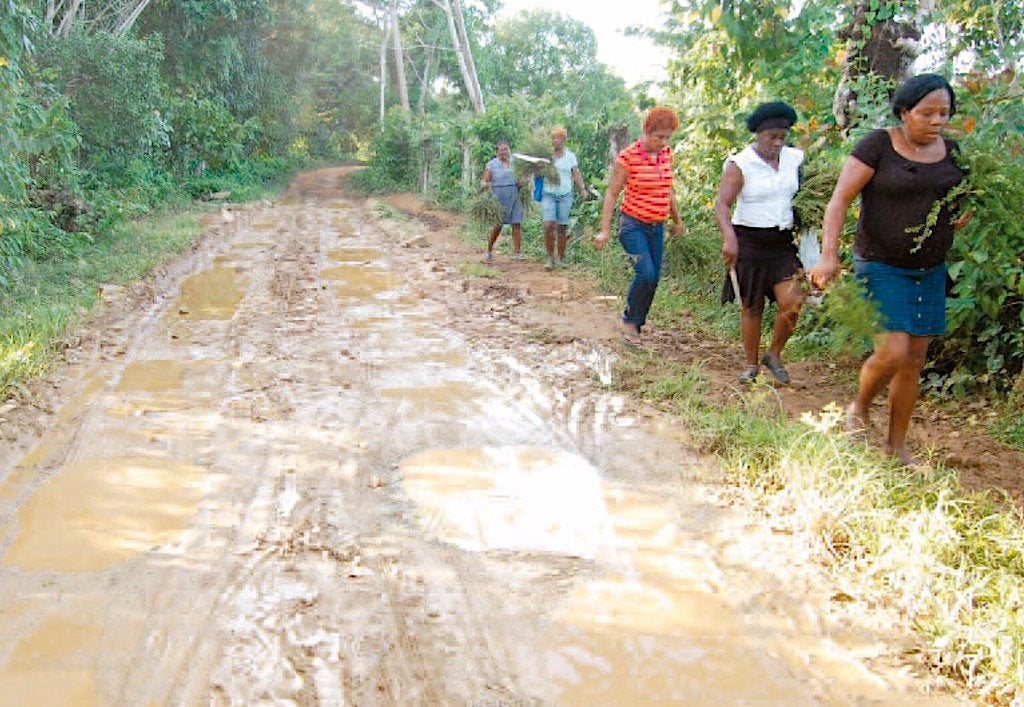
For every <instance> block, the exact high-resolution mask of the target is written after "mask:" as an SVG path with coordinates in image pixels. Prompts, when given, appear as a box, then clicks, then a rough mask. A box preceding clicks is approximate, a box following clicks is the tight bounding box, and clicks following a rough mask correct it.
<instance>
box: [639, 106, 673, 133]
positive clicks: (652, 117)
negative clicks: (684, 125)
mask: <svg viewBox="0 0 1024 707" xmlns="http://www.w3.org/2000/svg"><path fill="white" fill-rule="evenodd" d="M678 127H679V116H677V115H676V112H675V111H674V110H672V109H671V108H668V107H666V106H656V107H654V108H651V112H650V113H648V114H647V117H646V118H645V119H644V132H645V133H652V132H654V131H655V130H671V131H673V132H675V130H676V128H678Z"/></svg>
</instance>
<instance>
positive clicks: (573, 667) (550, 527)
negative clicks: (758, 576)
mask: <svg viewBox="0 0 1024 707" xmlns="http://www.w3.org/2000/svg"><path fill="white" fill-rule="evenodd" d="M401 471H402V476H403V485H404V488H405V490H406V492H407V493H408V494H409V496H410V497H411V498H412V500H413V501H414V502H415V503H416V504H417V505H418V507H419V512H420V517H421V520H422V522H423V524H424V526H425V528H427V529H428V530H430V531H432V532H433V533H435V534H436V535H437V536H438V537H439V539H440V540H442V541H444V542H447V543H450V544H452V545H456V546H458V547H461V548H463V549H466V550H469V551H476V552H485V551H496V550H501V551H521V552H547V553H556V554H559V555H566V556H572V557H581V558H587V559H592V560H594V561H595V563H596V565H595V566H596V568H597V570H599V571H597V572H595V573H594V574H593V576H592V578H590V579H587V580H584V581H581V582H579V583H578V584H576V585H575V587H574V588H573V590H572V591H571V592H570V593H569V594H568V596H566V597H564V599H563V601H562V602H561V604H560V605H559V607H558V608H557V610H556V612H555V614H554V615H553V617H552V621H551V626H550V629H549V630H548V633H547V636H546V637H545V643H544V651H545V653H544V656H545V657H544V663H545V669H546V671H547V673H548V677H549V678H550V680H551V681H552V684H553V686H554V691H555V695H554V696H555V697H556V701H557V703H558V704H562V705H598V704H621V705H647V704H650V705H654V704H693V705H696V704H712V703H715V702H718V701H720V699H721V697H722V696H723V695H728V697H729V700H728V701H729V703H730V704H773V705H775V704H779V705H781V704H812V702H811V701H810V700H809V699H808V691H807V688H806V685H802V684H800V683H799V682H798V681H797V680H795V679H794V677H793V676H792V675H791V674H790V673H789V672H788V671H787V670H785V669H780V664H779V663H778V661H775V662H774V663H772V662H771V661H770V660H768V659H767V658H766V656H767V653H766V652H765V651H764V650H763V649H764V645H763V644H765V643H768V642H769V641H768V637H766V636H765V637H760V638H759V637H758V635H757V630H756V628H754V629H752V628H751V627H750V626H745V625H740V624H739V623H738V621H739V619H738V618H737V616H738V615H737V613H736V612H735V610H734V609H732V608H731V607H729V606H728V605H727V604H726V603H725V602H724V601H721V600H719V599H717V598H716V596H715V595H714V594H713V593H711V592H709V591H708V589H707V586H706V582H705V581H704V578H706V577H708V576H710V575H712V574H713V573H714V572H715V569H714V568H713V567H712V566H711V565H710V564H709V563H708V561H707V560H706V556H705V554H704V550H703V549H702V547H701V546H699V544H698V546H697V547H688V546H687V545H686V543H684V542H683V540H682V539H681V537H680V534H679V532H678V530H677V526H676V522H675V519H674V514H675V513H676V512H677V511H676V510H674V508H673V507H672V506H670V505H668V504H667V503H666V501H665V499H664V498H663V497H662V496H660V495H659V494H658V492H657V490H655V489H652V490H650V491H649V492H644V491H640V492H638V491H632V490H625V489H622V488H618V487H616V486H613V485H610V484H608V483H606V482H603V481H602V480H601V478H600V475H599V473H598V471H597V469H595V468H594V467H593V466H592V465H591V464H590V463H589V462H587V461H586V460H585V459H583V458H582V457H579V456H577V455H574V454H570V453H568V452H565V451H559V450H550V449H538V448H530V447H525V448H523V447H483V448H455V449H434V450H430V451H427V452H423V453H421V454H417V455H415V456H412V457H410V458H408V459H406V460H405V461H404V462H403V463H402V464H401Z"/></svg>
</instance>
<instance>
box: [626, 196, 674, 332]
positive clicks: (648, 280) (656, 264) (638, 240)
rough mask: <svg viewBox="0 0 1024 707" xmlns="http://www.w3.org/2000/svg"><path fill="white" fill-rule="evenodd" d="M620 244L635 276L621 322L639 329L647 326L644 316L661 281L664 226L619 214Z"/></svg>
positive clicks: (662, 222)
mask: <svg viewBox="0 0 1024 707" xmlns="http://www.w3.org/2000/svg"><path fill="white" fill-rule="evenodd" d="M619 243H621V244H622V249H623V250H624V251H626V253H628V254H629V257H630V260H632V261H633V270H634V272H635V273H636V274H635V275H634V277H633V283H632V284H631V285H630V286H629V294H627V295H626V310H625V311H624V312H623V313H622V321H624V322H628V323H629V324H635V325H636V326H637V328H638V329H639V328H640V327H642V326H643V325H644V324H646V323H647V312H648V311H649V310H650V309H651V302H653V301H654V292H655V290H657V289H658V280H660V279H661V258H662V256H663V255H664V253H665V222H664V221H660V222H658V223H644V222H643V221H638V220H637V219H635V218H633V217H632V216H628V215H626V214H622V220H621V221H620V222H619Z"/></svg>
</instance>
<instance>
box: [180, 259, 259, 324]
mask: <svg viewBox="0 0 1024 707" xmlns="http://www.w3.org/2000/svg"><path fill="white" fill-rule="evenodd" d="M243 294H244V292H243V287H242V278H241V277H240V276H239V274H238V272H237V271H236V270H235V268H231V267H216V268H210V269H209V270H204V271H202V272H199V273H196V274H195V275H190V276H189V277H187V278H186V279H185V281H184V282H182V283H181V297H180V299H179V302H178V309H177V311H178V314H179V316H181V317H184V318H185V319H196V320H208V319H231V317H233V316H234V315H235V310H237V309H238V305H239V304H240V303H241V302H242V296H243Z"/></svg>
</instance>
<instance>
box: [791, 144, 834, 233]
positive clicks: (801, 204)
mask: <svg viewBox="0 0 1024 707" xmlns="http://www.w3.org/2000/svg"><path fill="white" fill-rule="evenodd" d="M840 167H841V165H840V164H839V163H838V162H837V161H836V160H834V159H830V158H829V157H828V156H826V155H820V156H818V157H817V158H816V159H810V160H808V161H807V162H806V163H804V166H803V168H802V169H801V170H800V191H798V192H797V193H796V196H795V197H793V211H795V212H796V218H797V221H798V222H799V223H800V225H801V226H802V227H804V228H811V227H814V226H821V220H822V219H823V218H824V216H825V207H826V206H827V205H828V201H829V199H831V198H832V190H833V189H835V186H836V182H837V181H838V179H839V170H840Z"/></svg>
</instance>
